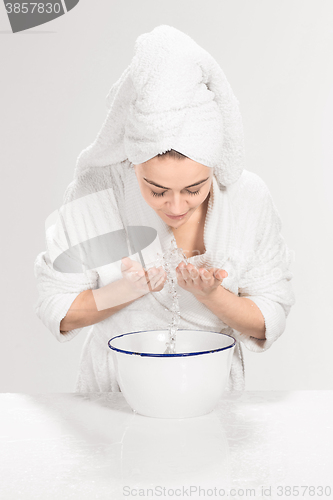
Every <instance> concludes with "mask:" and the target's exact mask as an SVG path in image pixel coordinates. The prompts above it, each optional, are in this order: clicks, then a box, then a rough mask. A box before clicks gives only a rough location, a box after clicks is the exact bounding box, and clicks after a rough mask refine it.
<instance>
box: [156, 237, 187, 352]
mask: <svg viewBox="0 0 333 500" xmlns="http://www.w3.org/2000/svg"><path fill="white" fill-rule="evenodd" d="M158 261H159V263H158V264H157V266H160V265H162V267H163V269H164V270H165V272H166V274H167V280H166V283H165V286H166V287H167V290H168V292H169V293H170V294H171V298H172V305H171V313H172V315H171V320H170V324H169V328H168V330H169V336H168V341H167V342H166V349H165V351H164V353H163V354H176V336H177V331H178V326H179V321H180V310H179V300H178V298H179V295H178V293H177V290H176V284H177V273H176V267H177V266H178V264H179V263H180V262H182V261H184V262H185V264H187V263H188V261H187V258H186V256H185V255H184V253H183V249H182V248H178V247H177V243H176V240H175V238H173V239H172V240H171V245H170V247H169V249H168V250H167V251H166V252H165V253H164V254H163V255H160V254H158Z"/></svg>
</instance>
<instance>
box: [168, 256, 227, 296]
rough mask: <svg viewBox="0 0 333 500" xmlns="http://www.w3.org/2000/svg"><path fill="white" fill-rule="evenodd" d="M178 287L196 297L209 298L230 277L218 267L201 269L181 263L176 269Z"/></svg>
mask: <svg viewBox="0 0 333 500" xmlns="http://www.w3.org/2000/svg"><path fill="white" fill-rule="evenodd" d="M176 272H177V281H178V285H179V286H181V287H182V288H184V290H187V291H188V292H191V293H193V295H195V296H196V297H198V298H199V297H207V296H208V295H210V294H211V293H213V292H214V291H215V290H216V289H217V288H218V287H219V286H220V285H221V283H222V281H223V280H224V278H226V277H227V276H228V273H227V271H225V270H224V269H219V268H217V267H210V268H208V269H204V268H202V267H200V268H199V269H198V268H197V267H195V266H194V265H193V264H187V265H186V264H185V263H184V262H181V263H180V264H178V266H177V268H176Z"/></svg>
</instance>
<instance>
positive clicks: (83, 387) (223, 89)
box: [35, 25, 294, 392]
mask: <svg viewBox="0 0 333 500" xmlns="http://www.w3.org/2000/svg"><path fill="white" fill-rule="evenodd" d="M107 106H108V112H107V117H106V119H105V121H104V123H103V125H102V128H101V130H100V131H99V132H98V134H97V137H96V139H95V141H94V142H93V143H92V144H91V145H90V146H89V147H88V148H86V149H84V150H83V151H82V152H81V154H80V155H79V157H78V160H77V163H76V169H75V173H74V180H73V182H72V183H71V184H70V185H69V187H68V189H67V191H66V193H65V197H64V206H63V207H62V208H64V209H65V210H67V223H68V221H69V220H70V219H71V220H72V224H70V223H68V227H66V229H67V230H68V233H67V234H65V233H64V231H63V228H62V227H61V225H59V220H58V223H57V224H54V225H53V226H51V227H50V228H49V230H48V231H47V234H46V246H47V250H46V251H45V252H41V253H40V254H39V255H38V256H37V258H36V261H35V276H36V278H37V281H38V289H39V298H38V301H37V303H36V313H37V315H38V316H39V318H40V319H41V320H42V321H43V323H44V324H45V326H46V327H47V328H48V329H49V330H50V331H51V332H52V333H53V334H54V335H55V337H56V338H57V339H58V340H59V341H60V342H66V341H68V340H70V339H72V338H73V337H74V336H75V335H77V334H79V333H80V332H81V330H82V328H78V329H76V330H72V331H70V332H67V333H66V334H61V333H60V329H59V326H60V321H61V319H62V318H63V317H64V316H65V315H66V313H67V311H68V309H69V308H70V306H71V304H72V302H73V301H74V299H75V298H76V297H77V295H78V294H79V293H80V292H82V291H83V290H87V289H96V288H100V287H102V286H104V285H107V284H108V283H111V282H113V281H116V280H117V279H120V278H121V273H120V271H119V266H118V269H115V267H114V266H113V265H112V264H110V265H104V266H101V267H99V268H95V269H94V268H92V269H90V270H82V272H77V273H75V272H73V273H62V272H60V271H57V270H56V269H54V267H53V262H54V261H55V258H56V257H57V256H59V254H60V253H61V252H62V251H63V250H64V249H65V248H66V242H67V245H70V246H71V245H75V244H76V243H78V242H84V241H86V240H89V239H91V238H94V237H95V236H99V235H103V234H106V233H108V232H111V231H116V230H119V229H125V230H126V228H127V227H129V226H149V227H151V228H154V229H156V231H157V234H158V238H159V241H160V244H161V247H162V250H163V251H166V250H167V249H169V247H170V242H171V239H172V238H173V233H172V230H171V228H170V227H169V226H167V225H166V224H165V223H164V222H163V221H162V219H161V218H160V217H159V216H158V215H157V214H156V212H155V211H154V210H153V209H152V208H151V207H150V206H149V205H148V204H147V203H146V202H145V201H144V199H143V197H142V195H141V192H140V190H139V186H138V182H137V179H136V176H135V172H134V169H133V164H136V163H142V162H144V161H146V160H149V159H150V158H152V157H154V156H156V155H157V154H159V153H163V152H165V151H168V150H170V149H175V150H176V151H179V152H180V153H182V154H184V155H186V156H188V157H189V158H191V159H192V160H195V161H197V162H199V163H202V164H203V165H206V166H208V167H211V168H213V169H214V177H213V183H212V187H211V194H210V198H209V205H208V210H207V215H206V221H205V228H204V245H205V249H206V251H205V253H204V254H203V255H199V256H195V257H192V258H191V259H189V261H190V262H191V263H193V264H194V265H197V266H203V267H205V266H206V267H220V268H223V269H225V270H226V271H227V272H228V277H227V278H226V279H225V280H223V282H222V285H221V286H224V287H225V288H226V289H227V290H229V291H230V292H232V293H234V294H238V295H240V296H243V297H249V298H250V299H251V300H252V301H253V302H255V304H256V305H257V306H258V307H259V309H260V310H261V312H262V314H263V317H264V319H265V324H266V340H258V339H255V338H253V337H249V336H246V335H244V334H242V333H240V332H237V331H236V330H233V329H231V328H230V327H229V326H227V325H225V324H224V323H223V322H222V321H221V320H220V319H218V318H217V317H216V316H215V315H214V314H213V313H212V312H211V311H210V310H209V309H208V308H207V307H205V306H204V305H203V304H200V303H199V302H198V301H197V300H196V299H195V297H194V296H193V294H191V293H189V292H186V291H185V290H183V289H181V288H180V287H178V285H176V286H177V290H178V293H179V295H180V299H179V302H180V312H181V319H180V325H179V328H187V329H199V330H200V329H201V330H203V329H209V330H213V331H217V332H225V333H228V334H230V335H232V336H233V337H234V338H235V339H236V341H237V345H236V348H235V350H234V355H233V362H232V367H231V376H230V379H229V386H228V389H234V390H242V389H243V388H244V363H243V356H242V348H241V346H242V344H243V345H244V346H246V347H247V348H248V349H250V350H252V351H256V352H262V351H264V350H266V349H268V348H269V347H270V346H271V345H272V343H273V342H274V341H275V340H276V339H277V338H278V337H279V336H280V335H281V334H282V332H283V331H284V329H285V325H286V317H287V315H288V313H289V310H290V308H291V306H292V304H293V303H294V296H293V293H292V290H291V286H290V280H291V277H292V275H291V273H290V271H289V263H290V256H289V252H288V249H287V247H286V244H285V242H284V239H283V237H282V236H281V233H280V230H281V221H280V218H279V215H278V213H277V210H276V208H275V206H274V203H273V201H272V199H271V196H270V193H269V191H268V189H267V186H266V185H265V183H264V182H263V181H262V180H261V179H260V178H259V177H258V176H257V175H255V174H253V173H250V172H249V171H247V170H245V169H244V144H243V126H242V120H241V114H240V110H239V106H238V101H237V99H236V98H235V96H234V94H233V92H232V90H231V87H230V85H229V83H228V81H227V79H226V77H225V75H224V73H223V71H222V69H221V68H220V66H219V65H218V64H217V62H216V61H215V60H214V59H213V58H212V56H211V55H210V54H209V53H208V52H206V51H205V50H204V49H202V48H201V47H199V46H198V45H197V44H196V43H195V42H194V41H193V40H192V39H191V38H190V37H189V36H188V35H186V34H185V33H182V32H181V31H179V30H177V29H175V28H173V27H171V26H167V25H161V26H158V27H156V28H155V29H154V30H152V31H151V32H150V33H145V34H143V35H141V36H139V37H138V39H137V40H136V43H135V50H134V57H133V60H132V62H131V64H130V65H129V66H128V67H127V68H126V70H125V71H124V72H123V74H122V75H121V77H120V78H119V80H118V81H117V82H116V83H115V84H114V85H113V86H112V88H111V89H110V91H109V93H108V96H107ZM67 248H68V246H67ZM170 308H171V297H170V295H169V294H168V293H167V291H166V290H164V289H163V290H162V291H160V292H157V293H148V294H147V295H145V296H144V297H142V298H140V299H138V300H136V301H134V302H133V303H132V304H130V305H128V306H126V307H125V308H124V309H122V310H121V311H118V312H117V313H116V314H114V315H113V316H111V317H109V318H107V319H105V320H104V321H101V322H100V323H97V324H95V325H93V326H92V327H89V328H87V338H86V342H85V344H84V347H83V351H82V357H81V363H80V370H79V374H78V380H77V387H76V390H77V391H79V392H87V391H88V392H89V391H102V392H103V391H116V390H119V387H118V384H117V382H116V379H115V373H114V367H113V363H112V355H111V352H110V349H109V347H108V340H109V339H110V338H112V337H114V336H116V335H119V334H121V333H126V332H131V331H139V330H155V329H165V328H166V327H167V326H168V324H169V321H170V314H171V312H170Z"/></svg>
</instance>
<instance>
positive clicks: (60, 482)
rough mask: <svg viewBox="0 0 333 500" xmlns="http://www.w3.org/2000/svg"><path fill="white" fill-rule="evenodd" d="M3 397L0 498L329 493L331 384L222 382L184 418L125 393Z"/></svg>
mask: <svg viewBox="0 0 333 500" xmlns="http://www.w3.org/2000/svg"><path fill="white" fill-rule="evenodd" d="M0 406H1V411H0V423H1V427H0V436H1V441H0V442H1V458H0V467H1V479H0V498H1V500H19V499H29V500H30V499H31V500H38V499H42V500H53V499H54V500H67V499H78V500H93V499H99V500H102V499H103V500H104V499H108V500H111V499H112V500H113V499H115V500H118V499H125V498H130V499H133V498H154V499H156V498H171V497H172V496H173V497H174V498H176V497H178V498H192V499H193V498H207V497H210V498H228V496H229V498H237V499H240V498H245V499H247V498H251V499H253V498H271V499H274V500H275V499H279V498H283V499H285V498H289V499H293V500H294V499H295V497H296V496H297V497H298V498H299V499H305V498H308V499H318V498H323V499H327V498H329V499H332V500H333V466H332V444H333V440H332V408H333V391H292V392H279V391H276V392H269V391H267V392H266V391H261V392H244V393H242V394H239V393H228V392H226V393H225V395H224V397H223V399H222V400H221V401H220V403H219V405H218V406H217V408H216V409H215V410H214V412H212V413H210V414H209V415H205V416H203V417H198V418H192V419H184V420H167V419H163V420H162V419H153V418H148V417H143V416H140V415H137V414H135V413H133V412H132V411H131V409H130V408H129V406H128V405H127V403H126V402H125V400H124V398H123V395H122V394H121V393H90V394H37V395H29V394H0ZM281 487H283V488H284V489H281ZM286 487H291V490H288V489H285V488H286ZM297 487H298V488H297ZM306 487H308V489H307V490H305V488H306ZM309 487H313V488H315V489H313V488H312V489H310V488H309ZM320 487H323V488H324V489H323V491H322V490H321V489H320ZM325 487H326V490H325ZM199 488H201V490H199ZM293 488H294V489H293ZM329 488H330V489H329ZM289 491H291V492H292V494H291V495H289V494H288V493H289ZM297 492H298V495H297ZM321 493H323V494H322V495H321ZM329 493H330V495H329ZM144 495H145V496H144ZM227 495H228V496H227Z"/></svg>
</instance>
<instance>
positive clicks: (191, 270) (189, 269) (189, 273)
mask: <svg viewBox="0 0 333 500" xmlns="http://www.w3.org/2000/svg"><path fill="white" fill-rule="evenodd" d="M181 273H182V275H183V278H184V280H185V281H191V280H195V279H196V278H198V269H197V268H196V267H195V266H193V264H187V265H186V266H182V267H181Z"/></svg>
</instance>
